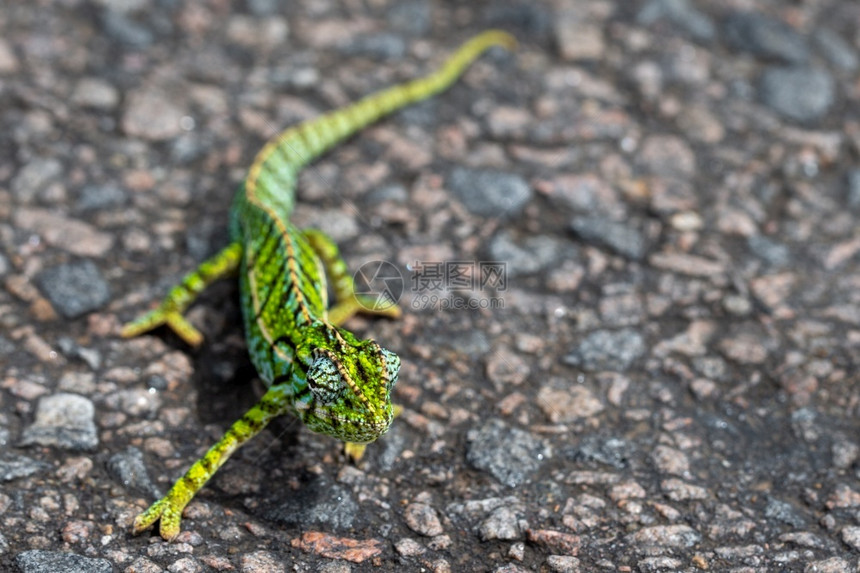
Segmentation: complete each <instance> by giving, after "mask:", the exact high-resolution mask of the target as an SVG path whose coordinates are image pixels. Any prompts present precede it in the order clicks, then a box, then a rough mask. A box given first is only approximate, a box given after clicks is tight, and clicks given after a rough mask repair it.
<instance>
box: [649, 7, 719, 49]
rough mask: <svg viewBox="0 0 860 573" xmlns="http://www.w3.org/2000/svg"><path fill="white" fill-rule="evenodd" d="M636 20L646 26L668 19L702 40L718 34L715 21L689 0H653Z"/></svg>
mask: <svg viewBox="0 0 860 573" xmlns="http://www.w3.org/2000/svg"><path fill="white" fill-rule="evenodd" d="M636 20H637V21H638V22H639V23H640V24H642V25H644V26H650V25H651V24H654V23H655V22H658V21H660V20H666V21H667V22H670V23H671V24H673V25H674V26H677V27H678V28H680V29H681V30H683V31H685V32H686V33H687V34H689V35H690V37H692V38H694V39H696V40H700V41H711V40H713V39H714V36H716V27H715V26H714V21H713V20H712V19H711V18H710V16H708V15H707V14H704V13H702V12H700V11H699V10H697V9H696V8H695V6H691V5H690V3H689V2H688V0H651V1H650V2H648V3H647V4H645V6H643V7H642V9H641V10H639V14H637V16H636Z"/></svg>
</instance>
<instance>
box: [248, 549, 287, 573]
mask: <svg viewBox="0 0 860 573" xmlns="http://www.w3.org/2000/svg"><path fill="white" fill-rule="evenodd" d="M239 571H241V572H242V573H284V572H285V571H286V567H285V566H284V563H283V562H282V560H281V559H279V558H278V556H277V555H275V554H274V553H272V552H271V551H263V550H259V551H252V552H250V553H246V554H244V555H242V557H241V558H240V559H239Z"/></svg>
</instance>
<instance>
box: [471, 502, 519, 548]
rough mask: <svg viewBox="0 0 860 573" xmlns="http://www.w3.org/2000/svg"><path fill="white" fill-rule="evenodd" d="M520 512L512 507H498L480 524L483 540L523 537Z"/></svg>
mask: <svg viewBox="0 0 860 573" xmlns="http://www.w3.org/2000/svg"><path fill="white" fill-rule="evenodd" d="M520 521H521V519H520V516H519V513H518V512H517V511H516V510H515V509H514V508H511V507H507V506H505V507H498V508H496V509H494V510H493V511H492V513H490V515H489V516H488V517H487V518H486V519H485V520H484V521H482V522H481V524H480V525H479V526H478V535H479V536H480V537H481V539H482V540H483V541H491V540H493V539H501V540H504V541H512V540H515V539H522V537H523V529H522V527H520V525H521V524H520Z"/></svg>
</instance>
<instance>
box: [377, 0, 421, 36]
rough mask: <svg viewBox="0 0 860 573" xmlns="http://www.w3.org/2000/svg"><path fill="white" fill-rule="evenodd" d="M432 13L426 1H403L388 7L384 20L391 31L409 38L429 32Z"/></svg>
mask: <svg viewBox="0 0 860 573" xmlns="http://www.w3.org/2000/svg"><path fill="white" fill-rule="evenodd" d="M431 17H432V11H431V5H430V2H429V1H428V0H405V1H401V2H397V3H396V4H394V5H393V6H390V7H389V8H388V9H387V11H386V13H385V18H386V20H387V21H388V24H389V26H390V27H391V29H393V30H398V31H400V32H403V33H404V34H406V35H407V36H409V37H416V36H423V35H424V34H426V33H427V32H428V31H429V30H430V25H431V23H432V20H431Z"/></svg>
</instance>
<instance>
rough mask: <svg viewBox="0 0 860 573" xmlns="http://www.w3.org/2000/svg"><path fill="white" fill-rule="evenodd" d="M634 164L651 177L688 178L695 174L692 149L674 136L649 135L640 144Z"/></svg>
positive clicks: (694, 155)
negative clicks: (643, 169)
mask: <svg viewBox="0 0 860 573" xmlns="http://www.w3.org/2000/svg"><path fill="white" fill-rule="evenodd" d="M636 162H637V163H638V164H639V165H641V166H642V167H643V168H645V169H646V170H647V171H648V172H649V173H651V174H652V175H660V176H663V177H681V178H689V177H693V176H694V175H695V174H696V154H695V152H693V148H692V147H690V145H689V144H688V143H687V142H686V141H684V140H683V139H681V138H680V137H677V136H674V135H649V136H648V137H646V138H645V141H643V142H642V146H641V147H640V149H639V153H638V154H637V156H636Z"/></svg>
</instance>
